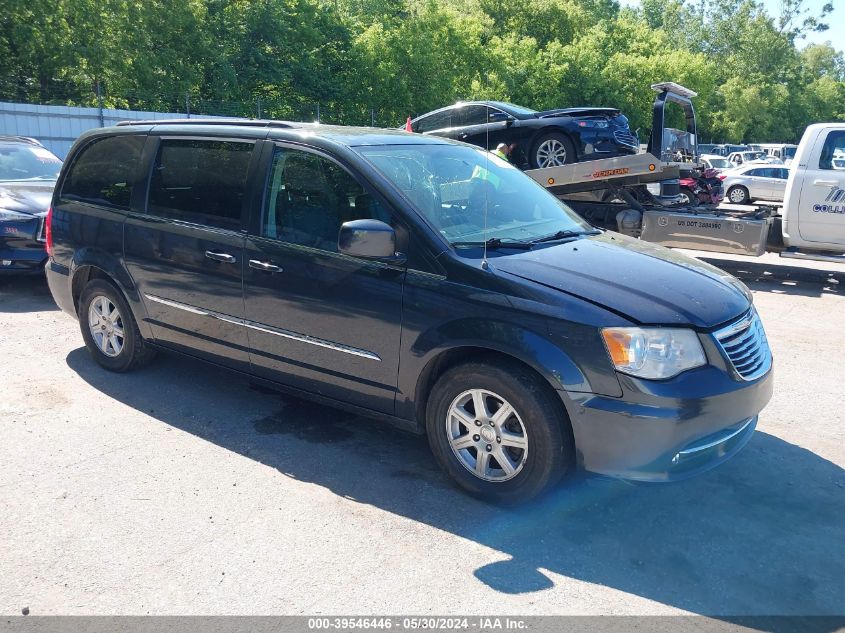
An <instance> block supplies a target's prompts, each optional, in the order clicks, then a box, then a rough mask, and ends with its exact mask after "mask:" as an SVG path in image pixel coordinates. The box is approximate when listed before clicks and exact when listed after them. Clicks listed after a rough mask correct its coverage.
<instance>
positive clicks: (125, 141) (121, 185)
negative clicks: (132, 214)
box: [61, 134, 146, 209]
mask: <svg viewBox="0 0 845 633" xmlns="http://www.w3.org/2000/svg"><path fill="white" fill-rule="evenodd" d="M145 140H146V137H145V136H140V135H136V134H133V135H128V134H127V135H122V136H108V137H106V138H102V139H99V140H96V141H94V142H93V143H90V144H89V145H86V146H85V148H84V149H83V150H82V152H81V153H80V154H79V155H78V156H77V157H76V159H75V160H74V161H73V165H72V166H71V168H70V172H69V173H68V175H67V178H65V182H64V184H63V185H62V195H61V197H62V199H64V200H77V201H80V202H87V203H90V204H96V205H103V206H108V207H116V208H119V209H128V208H129V202H130V200H131V199H132V189H133V187H134V186H135V184H136V178H137V173H138V162H139V161H140V159H141V150H142V149H143V147H144V141H145Z"/></svg>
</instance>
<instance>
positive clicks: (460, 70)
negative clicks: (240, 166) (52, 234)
mask: <svg viewBox="0 0 845 633" xmlns="http://www.w3.org/2000/svg"><path fill="white" fill-rule="evenodd" d="M4 5H5V6H6V8H5V9H4V11H3V12H2V14H0V99H4V100H14V101H23V102H34V103H61V104H68V105H97V104H100V105H104V106H106V107H118V108H133V109H144V110H169V111H173V110H174V109H177V110H179V111H183V108H184V107H188V108H190V103H186V100H190V99H193V100H194V102H205V103H221V104H222V103H226V104H235V106H234V110H235V111H229V112H227V113H228V114H241V115H246V116H250V115H252V116H254V115H255V108H254V107H253V104H256V103H257V104H258V110H259V112H260V113H261V114H262V116H265V117H274V118H297V117H301V116H303V112H306V111H307V112H312V111H313V107H314V104H320V105H321V106H322V108H323V111H324V112H326V113H331V117H330V119H331V120H330V121H329V122H337V123H350V124H365V123H366V124H369V123H370V121H371V120H373V119H375V120H376V121H377V123H378V124H379V125H383V126H396V125H401V124H402V123H403V122H404V120H405V118H406V117H407V116H409V115H411V116H413V115H417V114H421V113H424V112H426V111H428V110H431V109H434V108H437V107H440V106H443V105H447V104H450V103H453V102H455V101H457V100H460V99H475V98H485V99H488V98H489V99H498V100H504V101H511V102H514V103H518V104H521V105H525V106H529V107H533V108H536V109H548V108H554V107H566V106H575V105H598V106H613V107H618V108H620V109H622V110H623V112H625V113H626V114H627V115H628V117H629V119H630V120H631V127H632V129H638V128H639V129H640V130H641V131H643V132H645V131H647V130H648V128H649V126H650V118H651V114H650V103H651V100H652V97H653V93H652V91H651V90H650V88H649V86H650V84H652V83H654V82H658V81H667V80H668V81H676V82H678V83H681V84H683V85H685V86H687V87H689V88H691V89H693V90H695V91H696V92H698V93H699V97H698V98H697V99H696V100H695V104H696V108H697V112H698V115H699V132H700V139H701V140H702V141H715V142H754V141H794V140H797V139H798V138H799V137H800V135H801V133H802V132H803V129H804V127H805V126H806V125H808V124H809V123H812V122H815V121H823V120H835V119H845V59H843V55H842V53H840V52H837V51H836V50H835V49H834V48H833V47H831V46H830V45H810V46H806V47H802V46H801V44H802V41H803V40H802V38H803V37H805V36H806V35H807V34H808V33H809V32H811V31H818V30H824V29H825V28H826V24H825V17H826V15H827V14H828V13H829V12H830V11H831V10H832V6H831V5H826V6H825V7H824V8H823V9H822V11H821V12H820V14H818V15H813V14H810V13H809V12H808V11H807V9H806V8H805V6H804V0H782V2H781V6H782V13H781V14H779V15H770V14H768V13H767V12H766V11H765V9H764V8H763V7H762V5H761V4H759V3H758V2H756V1H755V0H687V1H684V0H642V2H641V3H640V5H639V6H637V7H635V8H632V7H622V6H620V5H619V4H618V3H617V2H616V0H180V1H179V2H171V1H170V0H134V1H132V0H6V2H5V3H4ZM327 119H328V117H327Z"/></svg>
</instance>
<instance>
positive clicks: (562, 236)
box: [531, 230, 601, 244]
mask: <svg viewBox="0 0 845 633" xmlns="http://www.w3.org/2000/svg"><path fill="white" fill-rule="evenodd" d="M599 233H601V231H598V230H593V231H558V232H557V233H552V234H551V235H547V236H545V237H538V238H537V239H536V240H531V243H532V244H540V243H542V242H557V241H558V240H568V239H569V238H571V237H581V236H582V235H598V234H599Z"/></svg>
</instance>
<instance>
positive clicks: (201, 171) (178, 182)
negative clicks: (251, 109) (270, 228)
mask: <svg viewBox="0 0 845 633" xmlns="http://www.w3.org/2000/svg"><path fill="white" fill-rule="evenodd" d="M252 149H253V144H252V143H246V142H233V141H197V140H188V139H167V140H163V141H162V142H161V145H160V146H159V149H158V155H157V156H156V161H155V166H154V168H153V176H152V180H151V182H150V197H149V204H148V210H147V212H148V213H150V214H151V215H157V216H160V217H164V218H173V219H176V220H186V221H189V222H196V223H198V224H207V225H209V226H216V227H220V228H225V229H239V228H240V226H241V208H242V207H243V202H244V195H245V190H246V180H247V172H248V170H249V161H250V158H251V157H252Z"/></svg>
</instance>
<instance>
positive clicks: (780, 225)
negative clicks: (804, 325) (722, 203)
mask: <svg viewBox="0 0 845 633" xmlns="http://www.w3.org/2000/svg"><path fill="white" fill-rule="evenodd" d="M652 89H654V90H655V91H656V92H657V93H658V94H657V97H656V98H655V101H654V103H653V106H652V133H651V137H650V140H649V144H648V148H647V150H646V151H645V152H641V153H639V154H634V155H630V156H620V157H615V158H606V159H599V160H593V161H588V162H581V163H573V164H568V165H562V166H558V167H547V168H543V169H532V170H527V171H526V172H525V173H526V174H527V175H528V176H530V177H531V178H533V179H534V180H535V181H537V182H538V183H540V184H541V185H542V186H544V187H546V188H547V189H548V190H549V191H550V192H551V193H553V194H554V195H555V196H557V197H558V198H560V199H561V200H563V201H564V202H566V204H567V205H569V206H570V207H571V208H572V209H574V210H575V211H576V212H577V213H579V214H580V215H581V216H582V217H584V218H585V219H586V220H587V221H588V222H590V223H591V224H593V225H594V226H598V227H601V228H606V229H610V230H613V231H618V232H620V233H623V234H626V235H629V236H631V237H637V238H641V239H643V240H646V241H648V242H654V243H656V244H661V245H663V246H669V247H677V248H690V249H697V250H702V251H712V252H719V253H731V254H738V255H750V256H760V255H762V254H763V253H765V252H767V251H768V252H777V253H780V255H781V257H792V258H797V259H813V260H819V261H833V262H840V263H845V170H837V169H836V168H835V167H833V166H831V165H832V163H831V160H830V157H829V156H828V155H831V156H832V154H833V152H834V151H838V149H837V148H839V147H840V146H842V147H845V124H843V123H840V124H836V123H830V124H817V125H812V126H810V127H809V128H807V132H806V133H805V135H804V138H803V139H802V141H801V144H800V145H799V148H798V151H797V153H796V157H795V159H794V161H793V164H792V167H791V170H790V171H791V173H790V178H789V182H788V185H787V193H786V198H785V200H784V205H783V208H782V209H781V208H778V207H776V206H757V207H754V208H748V209H745V210H737V209H734V208H726V207H717V206H715V205H698V206H689V205H684V204H682V203H681V202H680V201H681V199H682V198H681V197H680V196H679V195H678V194H679V185H678V179H679V178H680V177H683V176H686V175H690V174H693V173H696V172H698V171H700V170H701V169H702V166H701V165H700V163H699V162H698V156H699V155H698V150H697V143H696V138H697V131H696V120H695V109H694V107H693V104H692V98H693V97H695V96H696V93H695V92H693V91H692V90H689V89H687V88H684V87H683V86H680V85H678V84H676V83H671V82H665V83H660V84H654V85H652ZM667 103H674V104H677V105H678V106H680V107H681V108H682V109H683V112H684V117H685V119H686V128H687V129H686V133H685V134H684V136H685V138H686V139H688V142H687V144H686V147H685V148H680V149H679V148H675V147H671V146H667V144H666V143H665V140H666V138H667V134H666V133H665V125H664V121H665V107H666V104H667ZM840 139H841V140H840ZM679 158H680V160H678V159H679ZM819 170H822V173H821V175H822V176H824V178H819V173H818V172H819ZM649 185H651V186H649ZM655 187H657V188H658V189H659V193H658V194H655V193H652V191H651V190H652V189H654V188H655Z"/></svg>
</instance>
